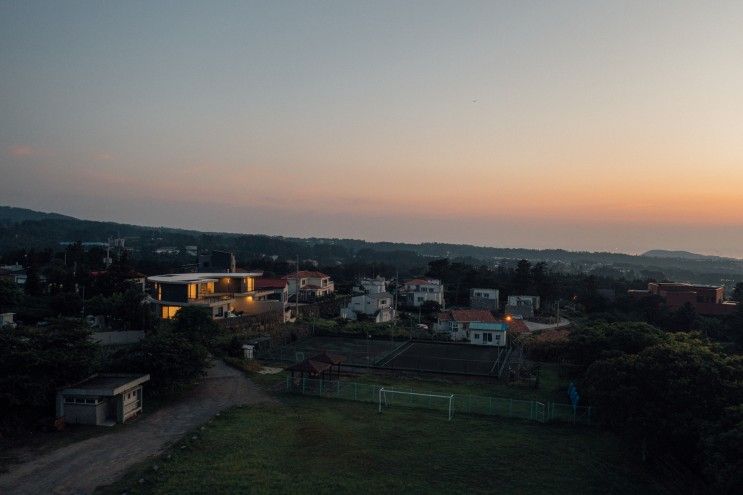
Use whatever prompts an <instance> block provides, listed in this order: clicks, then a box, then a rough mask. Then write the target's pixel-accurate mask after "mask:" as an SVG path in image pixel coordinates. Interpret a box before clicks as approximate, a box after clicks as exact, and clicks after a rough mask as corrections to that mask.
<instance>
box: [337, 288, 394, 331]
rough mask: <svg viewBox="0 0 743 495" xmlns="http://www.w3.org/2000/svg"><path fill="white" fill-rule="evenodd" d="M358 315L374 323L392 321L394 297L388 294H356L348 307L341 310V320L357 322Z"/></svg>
mask: <svg viewBox="0 0 743 495" xmlns="http://www.w3.org/2000/svg"><path fill="white" fill-rule="evenodd" d="M360 315H365V316H366V317H367V318H368V319H370V320H372V321H374V323H386V322H388V321H392V320H394V319H395V308H394V296H393V295H392V294H390V293H389V292H377V293H374V294H358V295H355V296H353V297H352V298H351V302H350V303H349V304H348V306H346V307H345V308H341V318H346V319H348V320H358V319H359V316H360Z"/></svg>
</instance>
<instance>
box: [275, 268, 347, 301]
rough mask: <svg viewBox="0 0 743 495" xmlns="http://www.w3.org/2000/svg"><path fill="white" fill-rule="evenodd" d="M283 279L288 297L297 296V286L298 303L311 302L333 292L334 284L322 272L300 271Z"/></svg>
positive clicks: (328, 276)
mask: <svg viewBox="0 0 743 495" xmlns="http://www.w3.org/2000/svg"><path fill="white" fill-rule="evenodd" d="M284 279H285V280H286V281H287V283H288V284H289V296H294V295H295V294H297V286H299V301H300V302H312V301H314V300H315V299H318V298H321V297H324V296H327V295H329V294H332V293H333V292H335V284H334V283H333V281H332V280H331V279H330V275H325V274H324V273H322V272H316V271H309V270H301V271H300V272H299V273H290V274H288V275H286V276H284Z"/></svg>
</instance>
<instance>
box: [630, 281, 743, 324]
mask: <svg viewBox="0 0 743 495" xmlns="http://www.w3.org/2000/svg"><path fill="white" fill-rule="evenodd" d="M628 294H629V296H630V297H634V298H639V297H643V296H650V295H655V296H660V297H662V298H663V299H665V301H666V304H667V305H668V307H669V308H670V309H678V308H680V307H682V306H683V305H684V304H687V303H688V304H690V305H691V306H692V307H693V308H694V309H695V310H696V312H697V313H699V314H701V315H707V316H714V315H728V314H732V313H734V312H735V311H736V310H737V308H738V303H736V302H735V301H725V288H724V287H720V286H717V285H693V284H686V283H673V282H650V283H649V284H648V289H647V290H630V291H628Z"/></svg>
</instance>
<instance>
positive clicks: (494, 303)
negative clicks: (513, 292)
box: [470, 289, 500, 311]
mask: <svg viewBox="0 0 743 495" xmlns="http://www.w3.org/2000/svg"><path fill="white" fill-rule="evenodd" d="M499 295H500V292H499V291H498V289H472V290H470V307H471V308H475V309H489V310H490V311H498V297H499Z"/></svg>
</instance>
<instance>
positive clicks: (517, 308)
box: [506, 296, 539, 318]
mask: <svg viewBox="0 0 743 495" xmlns="http://www.w3.org/2000/svg"><path fill="white" fill-rule="evenodd" d="M536 311H539V296H508V301H507V303H506V314H507V315H511V316H515V317H518V318H532V317H534V313H535V312H536Z"/></svg>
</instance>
